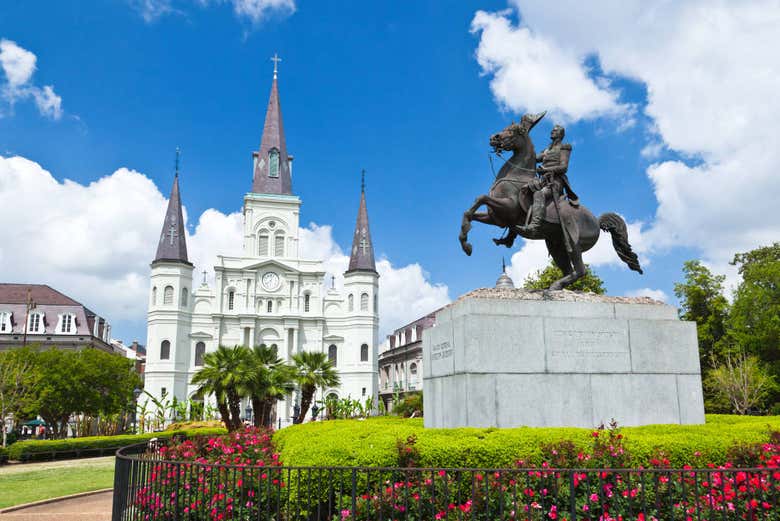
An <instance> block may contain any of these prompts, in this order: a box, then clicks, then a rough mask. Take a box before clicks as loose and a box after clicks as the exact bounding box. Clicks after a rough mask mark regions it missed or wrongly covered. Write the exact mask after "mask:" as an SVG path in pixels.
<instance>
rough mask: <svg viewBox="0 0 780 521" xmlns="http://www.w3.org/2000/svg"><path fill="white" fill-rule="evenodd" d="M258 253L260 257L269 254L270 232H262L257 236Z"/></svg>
mask: <svg viewBox="0 0 780 521" xmlns="http://www.w3.org/2000/svg"><path fill="white" fill-rule="evenodd" d="M257 255H258V256H259V257H267V256H268V234H267V233H265V231H262V232H260V235H259V236H258V237H257Z"/></svg>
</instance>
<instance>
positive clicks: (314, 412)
mask: <svg viewBox="0 0 780 521" xmlns="http://www.w3.org/2000/svg"><path fill="white" fill-rule="evenodd" d="M319 412H320V408H319V407H317V404H316V403H315V404H314V405H312V406H311V418H312V420H316V419H317V413H319Z"/></svg>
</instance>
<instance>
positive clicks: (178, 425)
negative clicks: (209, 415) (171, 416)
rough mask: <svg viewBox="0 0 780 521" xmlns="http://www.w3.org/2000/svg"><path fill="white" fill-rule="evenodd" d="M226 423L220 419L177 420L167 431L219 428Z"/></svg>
mask: <svg viewBox="0 0 780 521" xmlns="http://www.w3.org/2000/svg"><path fill="white" fill-rule="evenodd" d="M224 426H225V425H224V424H223V423H222V422H221V421H219V420H207V421H192V422H175V423H172V424H170V425H168V427H166V429H165V430H166V431H189V430H192V429H219V428H222V427H224Z"/></svg>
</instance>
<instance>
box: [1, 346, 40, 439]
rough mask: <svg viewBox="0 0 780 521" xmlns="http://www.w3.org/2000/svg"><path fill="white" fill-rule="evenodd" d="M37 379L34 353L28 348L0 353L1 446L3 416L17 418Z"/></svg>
mask: <svg viewBox="0 0 780 521" xmlns="http://www.w3.org/2000/svg"><path fill="white" fill-rule="evenodd" d="M36 380H37V372H36V371H35V353H34V352H33V351H32V350H31V349H29V348H19V349H12V350H9V351H5V352H2V353H0V429H1V430H2V431H3V447H5V446H6V441H7V433H6V430H5V428H4V424H5V418H7V417H8V416H10V415H13V417H14V419H15V420H17V419H18V418H19V417H20V416H21V415H22V414H23V411H24V409H25V407H26V406H28V405H29V404H30V402H32V400H33V399H34V392H33V391H34V387H35V382H36Z"/></svg>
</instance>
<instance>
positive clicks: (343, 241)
mask: <svg viewBox="0 0 780 521" xmlns="http://www.w3.org/2000/svg"><path fill="white" fill-rule="evenodd" d="M778 35H780V2H778V1H777V0H775V1H760V0H756V1H751V2H726V1H722V2H720V1H713V0H707V1H695V0H692V1H679V2H678V1H674V2H672V1H669V0H650V1H640V0H623V1H620V2H616V1H614V0H595V1H591V2H585V3H583V2H566V1H562V2H556V3H549V2H544V1H541V0H508V1H506V0H500V1H468V2H444V1H439V2H435V1H422V0H421V1H415V2H403V3H399V2H390V1H380V2H370V3H366V2H349V1H334V2H312V1H307V0H112V1H109V2H95V3H88V2H54V1H51V2H42V3H36V4H35V6H34V7H31V4H29V3H24V2H3V3H0V281H2V282H23V283H45V284H49V285H51V286H53V287H55V288H57V289H59V290H61V291H63V292H64V293H66V294H68V295H69V296H71V297H73V298H75V299H76V300H79V301H80V302H82V303H84V304H85V305H87V306H88V307H90V308H91V309H93V310H94V311H96V312H97V313H98V314H100V315H102V316H105V317H107V318H108V320H109V321H110V322H111V324H112V326H113V330H112V335H113V336H114V337H116V338H118V339H122V340H124V341H125V342H130V341H132V340H139V341H141V342H142V343H143V342H145V338H146V303H147V300H148V299H147V297H148V291H149V278H148V277H149V263H150V262H151V260H152V259H153V256H154V253H155V248H156V244H157V240H158V237H159V233H160V228H161V225H162V219H163V216H164V213H165V206H166V202H167V200H166V198H167V197H168V194H169V192H170V188H171V183H172V179H173V169H174V155H175V149H176V147H180V148H181V150H182V159H181V177H180V180H181V193H182V200H183V203H184V205H185V214H186V220H187V228H188V237H187V240H188V248H189V252H190V258H191V260H192V261H193V262H194V263H195V265H196V270H197V273H200V271H202V270H204V269H205V270H207V277H209V278H211V277H213V271H211V265H212V264H213V261H214V258H215V255H217V254H232V253H236V252H238V251H240V249H241V214H240V212H241V206H242V203H243V196H244V194H245V193H247V192H248V191H249V190H250V188H251V182H252V169H251V164H252V151H253V150H256V149H257V148H258V147H259V144H260V138H261V130H262V125H263V118H264V111H265V108H266V104H267V100H268V94H269V91H270V87H271V79H272V71H273V63H272V62H271V61H270V57H271V56H273V55H274V54H275V53H278V54H279V56H280V57H281V58H282V61H281V62H280V63H279V89H280V96H281V104H282V112H283V117H284V126H285V132H286V137H287V146H288V151H289V152H290V153H291V154H293V155H294V156H295V161H294V168H293V191H294V192H295V193H296V194H297V195H298V196H300V197H301V199H302V200H303V206H302V210H301V226H302V232H301V233H302V235H301V242H302V249H303V251H304V253H305V254H306V255H309V256H313V257H315V258H321V259H323V260H324V261H325V266H326V269H327V270H328V272H329V273H333V274H334V275H335V276H336V277H337V280H336V284H337V285H338V284H340V283H341V279H340V275H341V273H342V272H343V271H344V269H346V263H347V256H346V255H345V252H348V251H349V247H350V242H351V237H352V232H353V229H354V224H355V218H356V215H357V208H358V202H359V192H360V172H361V170H362V169H365V170H366V194H367V201H368V211H369V218H370V222H371V233H372V237H373V242H374V247H375V250H376V255H377V258H378V259H380V260H379V262H378V271H379V272H380V275H381V278H380V313H381V318H380V330H381V331H380V334H385V333H388V332H390V331H391V330H392V329H394V328H396V327H400V326H402V325H404V324H405V323H407V322H409V321H412V320H414V319H416V318H418V317H420V316H422V315H424V314H426V313H428V312H430V311H433V310H434V309H436V308H438V307H439V306H441V305H444V304H446V303H447V302H449V301H450V300H452V299H455V298H457V297H458V296H460V295H462V294H464V293H466V292H468V291H470V290H472V289H474V288H478V287H486V286H493V285H494V284H495V281H496V279H497V278H498V276H499V275H500V270H501V262H502V258H503V259H506V263H507V271H508V273H509V275H510V276H511V277H512V278H513V279H514V281H515V283H516V284H518V285H520V284H521V283H522V281H523V280H524V279H525V278H526V277H527V276H528V275H529V274H531V273H533V272H535V271H536V270H538V269H541V268H543V267H544V266H545V265H546V264H547V262H548V259H547V254H546V251H545V248H544V244H543V242H540V241H536V242H524V241H521V240H518V241H517V243H516V245H515V247H514V248H513V249H506V248H499V247H497V246H495V245H494V244H493V243H492V241H491V238H494V237H499V236H500V235H501V234H502V233H503V230H501V229H499V228H495V227H488V226H485V225H481V224H479V223H476V224H475V225H474V229H473V230H472V232H471V242H472V244H473V245H474V253H473V254H472V256H470V257H468V256H466V255H465V254H464V253H463V252H462V251H461V249H460V245H459V243H458V240H457V236H458V232H459V228H460V222H461V217H462V214H463V212H464V210H465V209H466V208H467V207H468V206H470V205H471V203H472V202H473V201H474V199H475V198H476V197H477V196H478V195H481V194H484V193H486V192H487V191H488V190H489V188H490V185H491V182H492V180H493V173H492V168H496V169H497V168H498V167H499V165H500V159H495V158H494V159H493V165H492V167H491V162H490V147H489V146H488V138H489V136H490V135H491V134H493V133H495V132H497V131H500V130H501V129H503V128H504V127H506V126H507V125H508V124H510V123H511V122H512V121H517V120H518V119H519V118H520V117H521V116H522V114H524V113H526V112H540V111H542V110H547V111H548V113H547V116H546V117H545V118H544V119H543V120H542V122H540V123H539V125H537V127H536V128H535V129H534V130H533V132H532V137H533V139H534V142H535V144H536V147H537V149H539V148H541V147H543V146H545V145H546V144H547V143H548V141H549V131H550V129H551V128H552V125H553V124H555V123H559V124H562V125H564V126H565V128H566V141H568V142H570V143H571V144H572V145H573V151H572V158H571V163H570V168H569V178H570V180H571V182H572V185H573V187H574V189H575V191H576V192H577V193H578V194H579V195H580V197H581V200H582V203H583V204H584V205H586V206H587V207H588V208H590V209H591V210H592V211H593V212H594V213H595V214H597V215H598V214H601V213H604V212H608V211H612V212H617V213H619V214H620V215H622V216H623V217H624V219H625V220H626V221H627V223H628V224H629V240H630V242H631V244H632V245H633V247H634V249H635V251H637V252H638V254H639V256H640V260H641V262H642V264H643V267H644V268H645V274H644V275H639V274H637V273H635V272H631V271H629V270H628V269H627V268H626V266H625V265H623V264H622V263H621V262H620V261H619V259H618V258H617V255H616V254H615V253H614V251H613V250H612V246H611V241H610V240H609V237H608V236H606V235H602V237H601V240H600V241H599V243H598V244H597V246H596V247H595V248H594V249H593V250H591V251H590V252H587V253H586V254H585V260H586V262H588V263H589V264H590V265H591V268H592V269H593V270H594V271H595V273H596V274H597V275H598V276H600V277H601V278H602V279H603V280H604V281H605V285H606V287H607V289H608V293H609V294H613V295H648V296H652V297H654V298H657V299H659V300H663V301H666V302H668V303H671V304H676V301H675V297H674V291H673V288H674V284H675V282H679V281H681V279H682V272H681V268H682V263H683V262H684V261H686V260H688V259H694V258H698V259H701V260H702V261H703V262H704V263H705V264H706V265H707V266H709V267H710V268H711V269H712V270H713V271H715V272H716V273H723V274H725V275H727V283H728V285H729V286H730V287H733V285H734V284H736V283H737V282H738V278H737V274H736V273H735V271H734V269H733V267H732V266H730V265H729V261H730V260H731V258H732V257H733V255H734V254H735V253H737V252H741V251H746V250H749V249H751V248H755V247H757V246H761V245H766V244H770V243H771V242H773V241H776V240H778V237H780V219H778V218H777V217H774V210H775V207H776V205H777V203H776V200H775V199H776V197H777V194H778V193H779V192H780V177H779V176H778V174H777V172H776V170H777V166H776V165H778V164H780V161H779V160H780V157H779V156H780V146H778V139H777V137H776V135H775V134H774V133H773V132H772V130H773V127H774V124H775V122H776V121H777V120H778V117H779V116H780V97H779V96H777V93H778V92H780V62H778V61H777V60H776V57H775V53H776V49H778V48H780V36H778Z"/></svg>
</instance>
